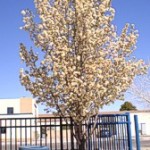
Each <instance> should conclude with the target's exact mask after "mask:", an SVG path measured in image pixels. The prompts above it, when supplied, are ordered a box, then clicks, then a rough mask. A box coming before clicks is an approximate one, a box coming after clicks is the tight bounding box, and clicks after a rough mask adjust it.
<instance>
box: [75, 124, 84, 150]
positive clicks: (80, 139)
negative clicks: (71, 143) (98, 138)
mask: <svg viewBox="0 0 150 150" xmlns="http://www.w3.org/2000/svg"><path fill="white" fill-rule="evenodd" d="M75 137H76V140H77V147H78V150H85V141H86V140H85V137H84V134H83V130H82V123H81V124H79V125H77V126H75Z"/></svg>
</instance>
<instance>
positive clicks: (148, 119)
mask: <svg viewBox="0 0 150 150" xmlns="http://www.w3.org/2000/svg"><path fill="white" fill-rule="evenodd" d="M134 115H137V116H138V122H139V130H140V131H139V132H140V135H141V136H145V135H149V136H150V112H135V113H132V112H131V113H130V118H131V130H132V136H135V124H134Z"/></svg>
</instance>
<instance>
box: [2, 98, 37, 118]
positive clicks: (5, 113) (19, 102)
mask: <svg viewBox="0 0 150 150" xmlns="http://www.w3.org/2000/svg"><path fill="white" fill-rule="evenodd" d="M37 115H38V107H37V104H36V102H35V100H34V99H32V98H17V99H0V118H18V117H19V118H25V117H37Z"/></svg>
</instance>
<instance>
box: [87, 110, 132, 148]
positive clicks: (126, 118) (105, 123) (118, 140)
mask: <svg viewBox="0 0 150 150" xmlns="http://www.w3.org/2000/svg"><path fill="white" fill-rule="evenodd" d="M130 124H131V123H130V115H129V113H125V114H111V115H110V114H108V115H99V117H98V121H97V124H96V130H95V132H94V134H93V135H92V137H91V138H90V139H89V141H88V150H132V137H131V126H130ZM93 125H94V124H93V123H91V124H90V127H89V129H92V127H93ZM89 132H90V130H89Z"/></svg>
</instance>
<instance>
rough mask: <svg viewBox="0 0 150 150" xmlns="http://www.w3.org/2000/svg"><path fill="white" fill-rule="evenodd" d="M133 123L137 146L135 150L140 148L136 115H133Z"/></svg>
mask: <svg viewBox="0 0 150 150" xmlns="http://www.w3.org/2000/svg"><path fill="white" fill-rule="evenodd" d="M134 123H135V135H136V147H137V150H141V144H140V136H139V124H138V116H137V115H134Z"/></svg>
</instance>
